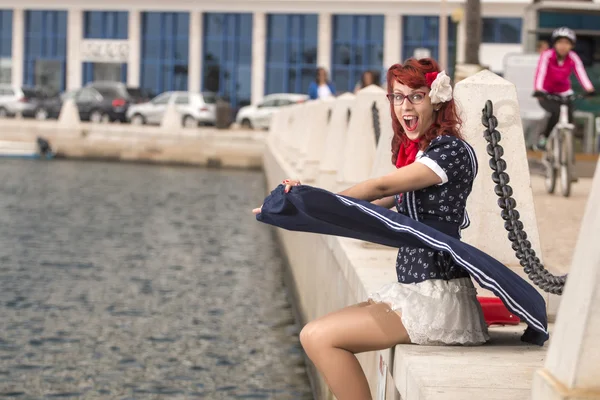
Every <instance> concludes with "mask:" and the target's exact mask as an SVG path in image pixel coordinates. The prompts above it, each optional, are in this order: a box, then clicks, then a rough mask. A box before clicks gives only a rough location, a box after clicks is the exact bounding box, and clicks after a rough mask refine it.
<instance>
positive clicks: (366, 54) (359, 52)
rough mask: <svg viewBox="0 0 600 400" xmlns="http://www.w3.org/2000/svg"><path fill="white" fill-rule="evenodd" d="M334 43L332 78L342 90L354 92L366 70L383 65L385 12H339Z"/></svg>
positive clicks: (373, 69) (335, 23)
mask: <svg viewBox="0 0 600 400" xmlns="http://www.w3.org/2000/svg"><path fill="white" fill-rule="evenodd" d="M332 44H333V46H332V67H331V79H332V81H333V82H334V84H335V87H336V90H337V92H338V93H342V92H345V91H349V92H352V91H354V88H355V86H356V84H357V83H358V81H359V80H360V78H361V76H362V74H363V72H365V71H367V70H370V71H374V72H376V73H377V74H379V73H380V72H381V70H382V68H383V16H381V15H335V16H334V17H333V43H332ZM378 83H379V82H378Z"/></svg>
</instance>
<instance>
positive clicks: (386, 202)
mask: <svg viewBox="0 0 600 400" xmlns="http://www.w3.org/2000/svg"><path fill="white" fill-rule="evenodd" d="M371 203H373V204H375V205H376V206H379V207H384V208H387V209H388V210H389V209H390V208H392V207H394V206H395V205H396V199H395V198H394V196H389V197H385V198H383V199H379V200H375V201H372V202H371Z"/></svg>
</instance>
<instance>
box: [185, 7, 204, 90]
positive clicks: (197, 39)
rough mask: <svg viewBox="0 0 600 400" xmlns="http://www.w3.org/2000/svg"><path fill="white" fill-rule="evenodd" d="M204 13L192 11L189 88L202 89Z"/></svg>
mask: <svg viewBox="0 0 600 400" xmlns="http://www.w3.org/2000/svg"><path fill="white" fill-rule="evenodd" d="M201 78H202V13H201V12H198V11H192V12H191V13H190V49H189V60H188V90H189V91H190V92H200V91H201V90H202V86H201V85H202V80H201Z"/></svg>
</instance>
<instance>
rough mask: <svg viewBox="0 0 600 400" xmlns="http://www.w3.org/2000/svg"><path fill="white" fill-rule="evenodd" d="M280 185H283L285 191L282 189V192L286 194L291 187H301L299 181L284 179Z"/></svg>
mask: <svg viewBox="0 0 600 400" xmlns="http://www.w3.org/2000/svg"><path fill="white" fill-rule="evenodd" d="M282 183H283V184H284V185H285V189H283V191H284V192H285V193H288V192H289V191H290V189H291V188H292V186H300V185H302V183H300V181H298V180H294V179H286V180H284V181H283V182H282Z"/></svg>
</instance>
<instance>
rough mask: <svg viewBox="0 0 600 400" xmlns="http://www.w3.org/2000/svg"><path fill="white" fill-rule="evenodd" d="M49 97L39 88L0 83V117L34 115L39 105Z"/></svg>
mask: <svg viewBox="0 0 600 400" xmlns="http://www.w3.org/2000/svg"><path fill="white" fill-rule="evenodd" d="M48 97H49V94H48V93H47V92H46V91H44V90H42V89H41V88H36V87H31V86H12V85H0V117H14V116H15V115H17V114H18V113H21V115H22V116H24V117H32V116H34V115H35V112H36V110H37V109H38V108H39V105H40V104H41V103H42V102H43V101H45V100H46V99H47V98H48Z"/></svg>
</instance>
